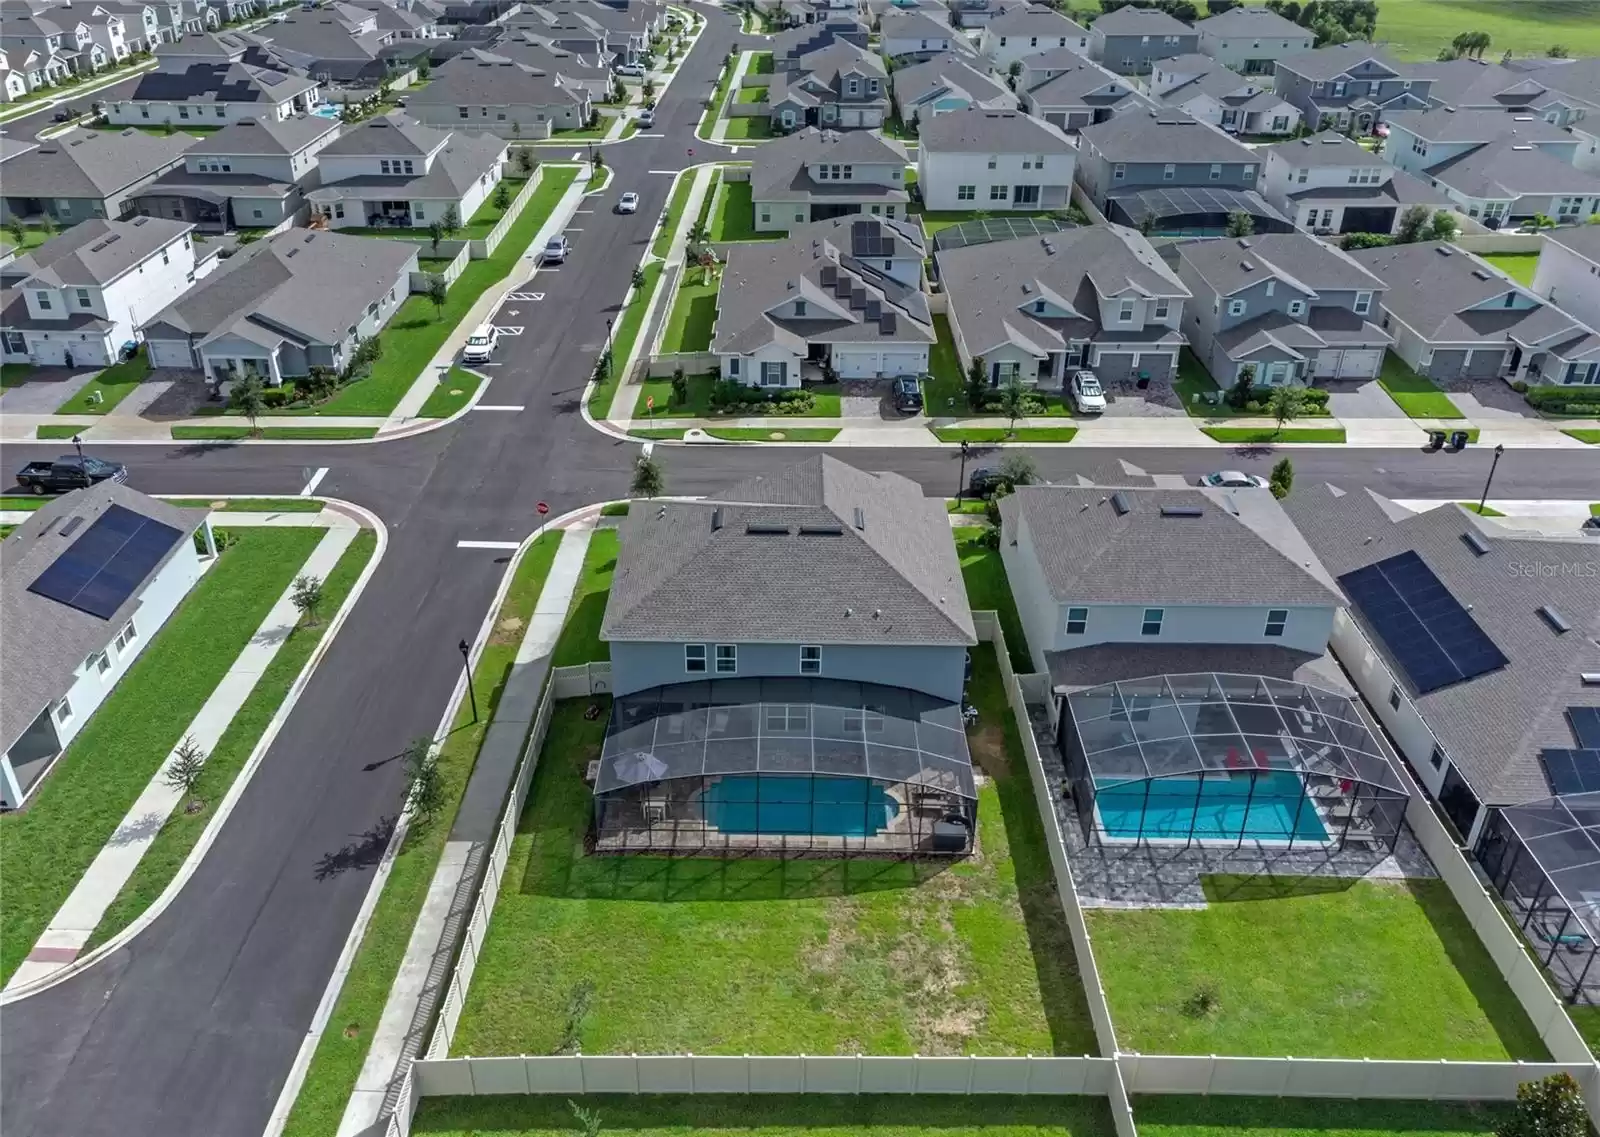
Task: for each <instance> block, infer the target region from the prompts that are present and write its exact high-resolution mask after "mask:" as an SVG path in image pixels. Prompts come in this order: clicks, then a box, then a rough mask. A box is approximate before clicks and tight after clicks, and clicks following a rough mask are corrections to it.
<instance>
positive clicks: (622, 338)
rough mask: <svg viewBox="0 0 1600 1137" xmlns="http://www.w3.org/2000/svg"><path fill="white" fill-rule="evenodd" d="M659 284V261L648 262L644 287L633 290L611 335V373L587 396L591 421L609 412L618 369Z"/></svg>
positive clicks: (618, 375) (635, 338)
mask: <svg viewBox="0 0 1600 1137" xmlns="http://www.w3.org/2000/svg"><path fill="white" fill-rule="evenodd" d="M660 281H661V262H660V261H651V262H650V263H649V264H647V265H645V266H644V286H643V287H642V288H636V289H634V290H633V299H632V300H631V301H630V302H629V304H628V307H627V308H626V309H625V310H624V311H623V313H622V318H621V319H620V320H618V322H617V326H616V329H615V330H614V331H613V332H612V336H611V373H610V374H609V375H607V376H606V377H605V379H603V380H602V381H600V382H598V383H596V384H595V385H594V390H593V391H592V392H590V394H589V414H590V415H591V416H593V417H594V418H597V419H603V418H605V417H606V415H608V414H610V413H611V402H612V399H613V398H614V397H615V396H616V393H617V384H618V383H620V382H621V381H622V369H623V367H624V365H625V364H626V363H627V362H628V354H629V353H630V352H631V351H633V345H634V341H635V340H637V339H638V338H639V329H640V328H641V327H642V326H643V325H644V317H645V313H646V312H647V311H648V310H649V308H650V297H651V296H653V295H654V294H655V290H656V285H657V284H659V283H660Z"/></svg>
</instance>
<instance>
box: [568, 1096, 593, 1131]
mask: <svg viewBox="0 0 1600 1137" xmlns="http://www.w3.org/2000/svg"><path fill="white" fill-rule="evenodd" d="M567 1108H568V1109H570V1110H572V1118H573V1120H574V1121H576V1122H577V1123H578V1133H579V1135H580V1137H600V1114H599V1113H598V1112H597V1111H595V1110H592V1109H584V1108H583V1106H581V1105H579V1104H578V1103H577V1102H575V1101H573V1100H572V1099H571V1098H568V1099H567Z"/></svg>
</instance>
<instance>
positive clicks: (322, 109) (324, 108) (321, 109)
mask: <svg viewBox="0 0 1600 1137" xmlns="http://www.w3.org/2000/svg"><path fill="white" fill-rule="evenodd" d="M311 113H312V114H314V115H316V116H318V117H319V118H338V117H339V108H338V107H336V106H334V105H333V104H332V103H321V104H319V105H317V106H315V107H313V108H312V110H311Z"/></svg>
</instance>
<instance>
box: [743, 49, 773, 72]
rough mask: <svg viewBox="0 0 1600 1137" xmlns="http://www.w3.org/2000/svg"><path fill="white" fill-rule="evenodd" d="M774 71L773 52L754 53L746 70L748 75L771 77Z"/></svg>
mask: <svg viewBox="0 0 1600 1137" xmlns="http://www.w3.org/2000/svg"><path fill="white" fill-rule="evenodd" d="M772 70H773V63H772V52H770V51H752V52H751V53H750V63H749V65H748V66H747V67H746V68H745V72H744V73H745V74H746V75H771V74H772Z"/></svg>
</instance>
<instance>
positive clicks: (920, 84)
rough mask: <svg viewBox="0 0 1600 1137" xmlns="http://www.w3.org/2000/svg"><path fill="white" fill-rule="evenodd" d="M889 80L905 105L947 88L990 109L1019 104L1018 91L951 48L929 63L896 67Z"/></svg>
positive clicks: (936, 94) (896, 94) (895, 93)
mask: <svg viewBox="0 0 1600 1137" xmlns="http://www.w3.org/2000/svg"><path fill="white" fill-rule="evenodd" d="M889 82H890V85H891V87H892V88H893V90H894V97H895V99H896V100H897V101H898V102H899V103H900V105H901V107H902V108H904V107H906V106H909V105H911V104H913V103H920V102H922V101H923V100H924V99H928V98H933V97H936V96H939V95H943V94H945V93H947V92H957V93H960V94H964V95H966V96H967V97H968V98H969V99H971V100H972V101H973V102H974V103H975V104H976V105H978V106H981V107H984V108H986V109H994V108H1005V107H1014V106H1016V105H1017V97H1016V95H1014V94H1013V93H1012V92H1011V90H1010V88H1008V87H1007V86H1006V85H1005V84H1004V83H1002V82H1000V81H999V80H998V79H996V78H995V77H994V76H992V75H987V74H985V73H983V72H982V71H979V70H978V69H977V68H976V67H973V66H972V65H971V64H970V63H968V62H967V61H966V60H965V59H964V58H962V57H960V56H958V55H955V54H953V53H951V52H943V53H941V54H939V55H936V56H934V57H933V58H932V59H930V60H928V61H927V62H926V63H917V64H913V65H912V66H910V67H900V68H896V70H895V71H894V73H893V74H892V75H890V76H889Z"/></svg>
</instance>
